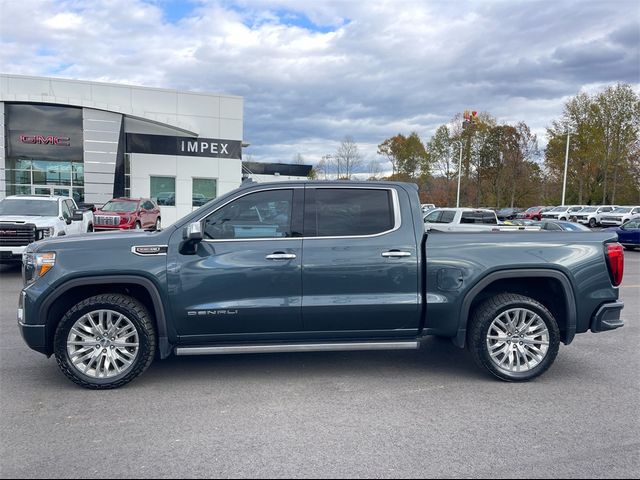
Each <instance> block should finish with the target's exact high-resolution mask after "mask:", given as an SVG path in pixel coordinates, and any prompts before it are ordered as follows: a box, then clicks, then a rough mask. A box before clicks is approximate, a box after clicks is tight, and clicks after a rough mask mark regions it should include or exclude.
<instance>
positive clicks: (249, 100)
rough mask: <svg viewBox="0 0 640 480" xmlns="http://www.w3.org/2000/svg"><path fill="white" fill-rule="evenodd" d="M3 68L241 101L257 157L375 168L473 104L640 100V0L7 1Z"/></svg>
mask: <svg viewBox="0 0 640 480" xmlns="http://www.w3.org/2000/svg"><path fill="white" fill-rule="evenodd" d="M0 43H1V45H0V71H2V72H3V73H15V74H26V75H42V76H55V77H64V78H75V79H83V80H99V81H106V82H119V83H127V84H136V85H145V86H155V87H164V88H176V89H184V90H198V91H207V92H214V93H227V94H232V95H240V96H242V97H244V100H245V112H244V118H245V133H244V137H245V141H247V142H250V143H251V147H249V148H248V149H247V150H246V151H245V155H246V154H247V153H248V154H250V155H251V156H252V158H253V160H258V161H285V162H289V161H291V160H292V159H293V157H294V156H295V155H296V154H297V153H300V154H302V155H303V157H304V158H305V160H306V161H307V162H308V163H316V162H317V161H318V160H320V158H321V156H322V155H323V154H327V153H333V152H334V151H335V149H336V147H337V146H338V144H339V142H340V140H341V139H342V138H344V136H345V135H351V136H352V137H353V138H354V139H355V140H356V142H357V143H358V145H359V147H360V150H361V151H362V152H363V153H364V157H365V160H366V161H369V160H371V159H374V158H376V153H375V152H376V146H377V145H378V144H379V143H381V142H382V141H383V140H384V139H385V138H388V137H390V136H392V135H395V134H397V133H404V134H409V133H410V132H411V131H416V132H418V134H419V135H420V136H421V137H422V138H423V140H425V142H426V141H427V140H428V139H429V137H430V136H431V135H432V134H433V132H434V131H435V129H436V128H437V127H438V126H439V125H441V124H443V123H447V122H448V121H449V120H450V119H451V118H452V117H453V116H454V115H455V114H456V113H458V112H461V111H463V110H465V109H474V110H481V111H488V112H490V113H491V114H492V115H494V116H495V117H497V119H498V121H500V122H506V123H511V122H513V123H515V122H517V121H520V120H524V121H526V122H527V123H528V124H529V125H530V126H531V128H532V129H533V130H534V132H535V133H537V134H538V135H539V137H540V143H541V144H542V145H544V144H545V143H546V140H545V138H544V129H545V127H546V126H547V125H549V123H550V122H551V121H552V120H553V119H555V118H557V117H558V116H559V115H560V114H561V112H562V106H563V103H564V102H565V101H566V100H567V98H569V97H571V96H573V95H575V94H577V93H578V92H580V91H590V92H591V91H597V90H598V89H600V88H602V87H603V86H605V85H608V84H613V83H616V82H628V83H632V84H633V85H634V87H635V88H636V89H637V90H639V91H640V1H638V0H628V1H627V0H598V1H590V0H579V1H563V0H544V1H515V0H506V1H479V0H478V1H472V2H462V1H455V2H454V1H403V0H395V1H374V0H366V1H365V0H361V1H344V0H340V1H321V0H279V1H278V0H244V1H235V2H232V1H223V0H191V1H188V0H185V1H178V0H146V1H145V0H84V1H82V0H57V1H52V0H0Z"/></svg>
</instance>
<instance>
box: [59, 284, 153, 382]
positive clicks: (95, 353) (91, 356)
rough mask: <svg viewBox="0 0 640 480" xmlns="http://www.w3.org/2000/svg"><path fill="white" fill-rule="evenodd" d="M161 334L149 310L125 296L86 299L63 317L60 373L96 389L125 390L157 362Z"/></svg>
mask: <svg viewBox="0 0 640 480" xmlns="http://www.w3.org/2000/svg"><path fill="white" fill-rule="evenodd" d="M155 346H156V336H155V331H154V329H153V325H152V322H151V318H150V315H149V312H148V311H147V309H146V308H145V307H144V305H142V304H141V303H140V302H138V301H137V300H136V299H134V298H132V297H129V296H127V295H122V294H115V293H113V294H102V295H96V296H94V297H90V298H87V299H85V300H82V301H81V302H79V303H78V304H76V305H75V306H74V307H72V308H71V309H70V310H69V311H68V312H67V313H66V314H65V315H64V317H63V318H62V320H61V321H60V323H59V324H58V327H57V329H56V333H55V338H54V350H55V356H56V361H57V362H58V366H59V367H60V370H62V372H63V373H64V374H65V375H66V376H67V377H69V378H70V379H71V380H72V381H73V382H75V383H77V384H78V385H80V386H82V387H85V388H91V389H109V388H117V387H121V386H122V385H125V384H127V383H129V382H130V381H131V380H133V379H134V378H136V377H137V376H138V375H140V374H141V373H142V372H144V371H145V370H146V369H147V368H148V367H149V365H151V362H152V361H153V357H154V353H155Z"/></svg>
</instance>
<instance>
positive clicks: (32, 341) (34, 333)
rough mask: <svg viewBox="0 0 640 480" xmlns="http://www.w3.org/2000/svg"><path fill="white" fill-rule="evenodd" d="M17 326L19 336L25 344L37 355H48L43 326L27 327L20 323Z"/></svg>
mask: <svg viewBox="0 0 640 480" xmlns="http://www.w3.org/2000/svg"><path fill="white" fill-rule="evenodd" d="M18 326H19V327H20V334H21V335H22V339H23V340H24V341H25V343H26V344H27V345H28V346H29V348H31V349H32V350H35V351H36V352H39V353H44V354H45V355H48V354H49V352H48V349H47V336H46V330H45V326H44V325H27V324H25V323H22V322H18Z"/></svg>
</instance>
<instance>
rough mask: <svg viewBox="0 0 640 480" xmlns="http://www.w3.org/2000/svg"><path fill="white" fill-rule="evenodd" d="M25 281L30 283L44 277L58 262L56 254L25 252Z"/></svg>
mask: <svg viewBox="0 0 640 480" xmlns="http://www.w3.org/2000/svg"><path fill="white" fill-rule="evenodd" d="M22 263H23V272H24V283H25V285H30V284H32V283H33V282H35V281H36V280H37V279H38V278H40V277H43V276H44V275H45V274H46V273H47V272H48V271H49V270H51V269H52V268H53V266H54V265H55V264H56V254H55V253H51V252H44V253H25V254H24V255H23V256H22Z"/></svg>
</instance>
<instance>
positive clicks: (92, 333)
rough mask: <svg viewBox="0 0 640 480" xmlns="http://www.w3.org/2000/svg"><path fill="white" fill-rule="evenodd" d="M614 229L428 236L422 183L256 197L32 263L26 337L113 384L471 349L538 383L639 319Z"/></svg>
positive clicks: (36, 247) (80, 244) (63, 242)
mask: <svg viewBox="0 0 640 480" xmlns="http://www.w3.org/2000/svg"><path fill="white" fill-rule="evenodd" d="M623 267H624V258H623V254H622V247H621V246H620V245H619V244H618V243H617V242H616V235H615V234H614V233H608V232H605V233H592V232H585V233H564V232H557V233H556V232H486V233H445V232H431V233H425V231H424V226H423V221H422V211H421V208H420V202H419V198H418V192H417V189H416V188H415V186H414V185H410V184H403V183H386V182H375V183H374V182H300V183H277V184H253V185H249V186H244V187H242V188H240V189H238V190H235V191H233V192H231V193H229V194H227V195H224V196H222V197H220V198H218V199H216V200H214V201H212V202H209V203H207V204H206V205H204V206H202V207H201V208H199V209H198V210H196V211H195V212H193V213H192V214H190V215H189V216H187V217H185V218H183V219H182V220H180V221H178V222H177V223H176V224H175V225H173V226H171V227H169V228H167V229H165V230H162V231H159V232H131V233H121V232H118V233H100V234H92V235H83V236H75V237H67V238H65V237H63V238H55V239H47V240H42V241H38V242H35V243H32V244H31V245H30V246H29V247H28V248H27V251H26V252H25V255H24V261H23V274H24V279H25V287H24V289H23V290H22V292H21V294H20V299H19V306H18V321H19V325H20V329H21V331H22V335H23V338H24V339H25V341H26V343H27V344H28V345H29V346H30V347H31V348H33V349H34V350H37V351H38V352H41V353H43V354H45V355H47V356H50V355H52V354H53V355H55V357H56V360H57V362H58V365H59V367H60V369H61V370H62V372H64V374H65V375H67V376H68V377H69V378H70V379H71V380H72V381H74V382H76V383H77V384H79V385H81V386H83V387H88V388H95V389H103V388H114V387H119V386H121V385H124V384H126V383H127V382H129V381H131V380H132V379H133V378H135V377H136V376H138V375H139V374H141V373H142V372H143V371H145V370H146V369H147V367H149V365H150V364H151V362H152V360H153V359H154V358H155V357H156V356H158V357H159V358H166V357H167V356H169V355H171V354H175V355H210V354H237V353H256V352H259V353H266V352H292V351H293V352H308V351H335V350H382V349H416V348H418V347H419V346H420V342H421V339H423V338H424V337H426V336H429V335H436V336H439V337H448V338H450V339H451V340H452V341H453V343H454V344H455V345H457V346H458V347H461V348H462V347H465V346H466V347H467V348H469V350H470V351H471V352H472V356H473V358H474V359H475V361H476V362H477V363H478V364H479V365H480V366H481V367H483V368H484V369H486V370H487V371H489V372H490V373H492V374H493V375H495V376H496V377H498V378H500V379H503V380H507V381H523V380H530V379H532V378H534V377H536V376H538V375H540V374H541V373H543V372H544V371H546V370H547V369H548V368H549V367H550V365H551V364H552V363H553V361H554V359H555V357H556V355H557V353H558V349H559V345H560V343H564V344H569V343H571V341H572V340H573V339H574V336H575V334H576V333H583V332H587V331H588V330H591V331H592V332H602V331H605V330H612V329H616V328H618V327H621V326H622V325H623V322H622V320H621V319H620V311H621V309H622V308H623V304H622V303H621V302H620V301H618V288H617V287H618V285H620V283H621V281H622V274H623Z"/></svg>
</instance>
